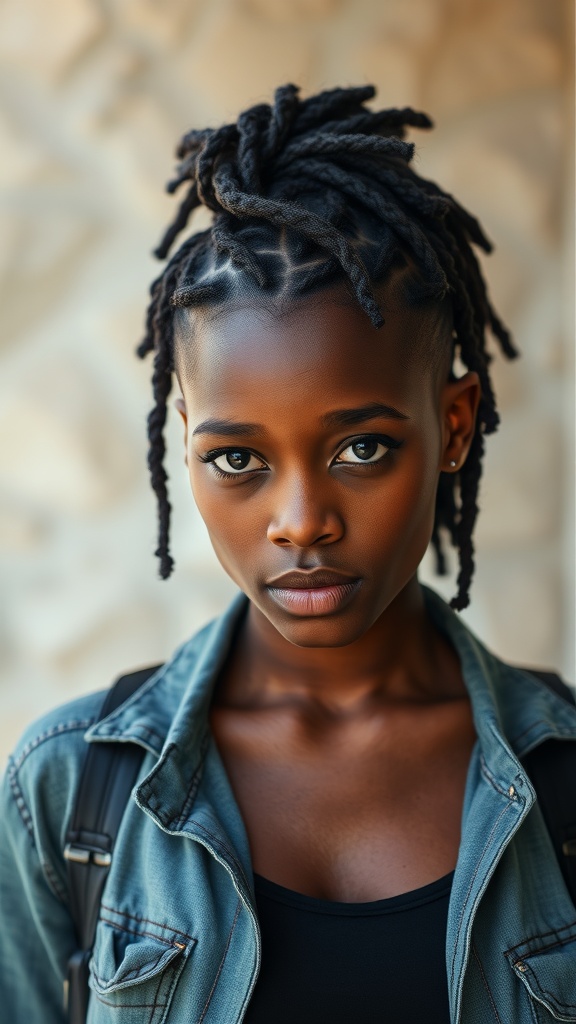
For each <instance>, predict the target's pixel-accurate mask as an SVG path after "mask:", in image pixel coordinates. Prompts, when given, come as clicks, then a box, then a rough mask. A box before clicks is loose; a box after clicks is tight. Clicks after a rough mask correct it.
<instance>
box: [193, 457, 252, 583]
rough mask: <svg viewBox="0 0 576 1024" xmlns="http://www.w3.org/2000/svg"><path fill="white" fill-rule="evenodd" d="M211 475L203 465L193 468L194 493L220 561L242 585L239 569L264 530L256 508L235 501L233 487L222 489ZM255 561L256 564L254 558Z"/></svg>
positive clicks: (235, 580) (236, 581)
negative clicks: (255, 511) (261, 528)
mask: <svg viewBox="0 0 576 1024" xmlns="http://www.w3.org/2000/svg"><path fill="white" fill-rule="evenodd" d="M209 472H210V471H209V470H207V468H206V467H205V466H203V465H200V466H199V465H197V464H196V465H193V464H192V465H191V468H190V484H191V487H192V494H193V496H194V501H195V502H196V507H197V508H198V511H199V513H200V515H201V517H202V519H203V521H204V524H205V526H206V529H207V530H208V535H209V537H210V541H211V544H212V547H213V548H214V552H215V554H216V556H217V558H218V561H219V562H220V564H221V565H222V568H223V569H224V570H225V571H226V572H227V573H228V575H229V576H230V577H231V578H232V579H233V580H234V582H235V583H238V584H239V585H240V584H241V583H242V576H241V572H240V571H239V570H237V569H236V567H237V566H240V565H241V564H242V562H243V561H244V560H245V559H246V556H247V555H248V554H249V552H250V551H251V550H253V548H254V534H255V532H256V531H259V535H260V534H261V530H260V527H259V524H258V525H257V524H256V522H255V517H254V515H253V509H251V507H248V506H246V504H245V503H243V502H239V501H237V500H235V499H234V494H233V490H234V489H233V488H232V487H230V488H227V487H225V486H224V487H221V486H218V484H217V482H215V481H214V480H211V479H210V477H209V475H208V474H209ZM265 533H266V531H265V530H264V535H265ZM256 539H257V538H256ZM251 562H252V563H253V562H254V559H253V558H251Z"/></svg>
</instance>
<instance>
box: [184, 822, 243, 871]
mask: <svg viewBox="0 0 576 1024" xmlns="http://www.w3.org/2000/svg"><path fill="white" fill-rule="evenodd" d="M190 824H191V825H194V826H195V828H197V829H198V831H199V832H204V835H207V836H208V838H209V839H211V840H212V842H213V844H214V847H215V849H216V850H221V851H222V852H223V853H224V854H226V856H227V857H228V858H229V859H230V860H231V861H232V862H233V864H234V865H236V866H237V868H240V866H239V865H238V861H237V860H236V857H235V856H234V853H233V851H232V850H230V849H229V847H228V846H226V844H225V843H223V842H221V841H220V840H219V839H218V836H215V835H214V833H213V832H211V831H210V829H208V828H206V827H205V826H204V825H201V824H200V822H199V821H196V820H195V819H194V818H193V819H192V820H191V822H190ZM240 870H241V869H240Z"/></svg>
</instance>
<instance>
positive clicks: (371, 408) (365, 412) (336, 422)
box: [322, 402, 410, 427]
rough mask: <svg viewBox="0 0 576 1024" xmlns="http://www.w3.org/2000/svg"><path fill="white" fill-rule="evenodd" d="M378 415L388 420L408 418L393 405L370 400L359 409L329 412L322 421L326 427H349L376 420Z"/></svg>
mask: <svg viewBox="0 0 576 1024" xmlns="http://www.w3.org/2000/svg"><path fill="white" fill-rule="evenodd" d="M378 417H381V418H383V419H387V420H408V419H410V417H409V416H405V415H404V413H403V412H400V410H399V409H395V408H394V406H393V405H384V404H383V403H382V402H369V403H368V405H361V406H359V407H358V408H357V409H335V410H334V412H327V413H326V415H325V416H323V417H322V423H323V424H324V426H326V427H347V426H351V425H352V424H354V423H364V422H366V420H374V419H377V418H378Z"/></svg>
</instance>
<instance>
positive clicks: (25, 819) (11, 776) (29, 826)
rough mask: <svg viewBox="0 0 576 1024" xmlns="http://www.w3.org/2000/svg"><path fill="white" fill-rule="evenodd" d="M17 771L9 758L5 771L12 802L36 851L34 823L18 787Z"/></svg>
mask: <svg viewBox="0 0 576 1024" xmlns="http://www.w3.org/2000/svg"><path fill="white" fill-rule="evenodd" d="M17 772H18V769H17V767H16V763H15V762H14V761H13V760H12V758H10V759H9V762H8V772H7V775H8V782H9V783H10V788H11V789H12V796H13V798H14V803H15V804H16V807H17V809H18V813H19V815H20V817H21V819H22V823H23V825H24V827H25V829H26V831H27V833H28V835H29V836H30V839H31V840H32V846H33V847H34V849H35V850H36V852H38V851H37V847H36V840H35V838H34V824H33V821H32V815H31V814H30V811H29V809H28V806H27V804H26V801H25V799H24V794H23V792H22V790H21V789H20V785H19V783H18V779H17V778H16V776H17Z"/></svg>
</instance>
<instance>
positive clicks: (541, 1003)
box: [506, 924, 576, 1024]
mask: <svg viewBox="0 0 576 1024" xmlns="http://www.w3.org/2000/svg"><path fill="white" fill-rule="evenodd" d="M506 955H507V957H508V960H509V962H510V965H511V967H512V970H513V971H514V973H515V974H516V976H517V977H518V978H520V980H521V981H522V983H523V984H524V985H525V986H526V988H527V989H528V992H529V994H530V997H531V1000H532V1006H533V1010H534V1015H535V1018H536V1020H537V1021H538V1022H539V1024H552V1021H554V1020H564V1021H576V924H573V925H570V926H568V927H566V928H561V929H560V930H559V931H557V932H552V933H550V935H546V936H541V937H540V938H535V939H530V940H529V941H528V942H525V943H522V944H521V945H520V946H516V947H515V948H514V949H511V950H509V951H508V952H507V954H506Z"/></svg>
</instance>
